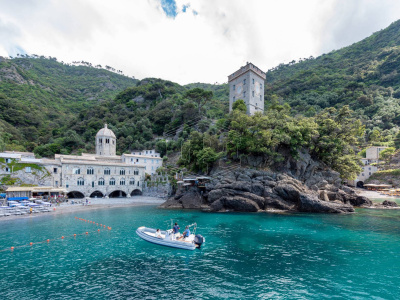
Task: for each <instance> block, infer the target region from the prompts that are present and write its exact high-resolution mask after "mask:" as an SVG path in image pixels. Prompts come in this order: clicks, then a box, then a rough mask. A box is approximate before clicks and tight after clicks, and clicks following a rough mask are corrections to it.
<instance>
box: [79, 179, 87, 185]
mask: <svg viewBox="0 0 400 300" xmlns="http://www.w3.org/2000/svg"><path fill="white" fill-rule="evenodd" d="M77 185H85V181H84V180H83V178H79V179H78V182H77Z"/></svg>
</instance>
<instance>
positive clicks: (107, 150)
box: [96, 124, 117, 156]
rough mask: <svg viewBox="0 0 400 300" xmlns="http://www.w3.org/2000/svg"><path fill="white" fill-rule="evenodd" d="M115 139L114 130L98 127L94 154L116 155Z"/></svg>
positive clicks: (105, 126)
mask: <svg viewBox="0 0 400 300" xmlns="http://www.w3.org/2000/svg"><path fill="white" fill-rule="evenodd" d="M116 148H117V139H116V137H115V134H114V132H112V130H110V129H108V128H107V124H105V125H104V128H102V129H100V130H99V132H97V134H96V154H97V155H101V156H114V155H116Z"/></svg>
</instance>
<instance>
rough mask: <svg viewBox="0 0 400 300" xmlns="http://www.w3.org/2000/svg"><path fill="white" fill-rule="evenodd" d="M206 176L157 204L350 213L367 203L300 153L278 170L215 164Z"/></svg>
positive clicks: (337, 175) (208, 208)
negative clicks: (207, 178)
mask: <svg viewBox="0 0 400 300" xmlns="http://www.w3.org/2000/svg"><path fill="white" fill-rule="evenodd" d="M254 161H257V159H254ZM248 163H251V159H250V160H249V161H248ZM210 175H211V178H212V180H211V182H210V183H208V184H207V185H206V189H205V191H202V190H200V189H199V188H197V187H195V186H193V187H190V188H182V189H181V190H178V192H177V194H176V195H175V196H173V197H171V198H170V199H168V200H167V201H166V202H165V203H164V204H162V205H161V207H163V208H194V209H206V210H210V211H245V212H257V211H271V210H280V211H299V212H322V213H350V212H354V208H353V207H354V206H371V205H372V202H371V201H370V200H369V199H368V198H366V197H362V196H358V195H357V194H356V193H355V191H354V190H353V189H351V188H349V187H347V186H343V185H342V184H341V180H340V177H339V174H338V173H337V172H334V171H332V170H329V169H328V168H326V167H325V166H323V165H322V164H321V163H318V162H315V161H313V160H312V159H311V157H310V156H309V155H308V154H307V153H306V152H302V153H301V154H300V157H298V158H297V159H296V160H294V159H293V158H289V159H288V160H287V161H286V162H285V163H284V164H282V165H280V168H279V170H278V171H259V170H255V169H250V168H241V169H236V170H233V171H228V172H221V170H217V169H216V170H213V172H212V173H211V174H210Z"/></svg>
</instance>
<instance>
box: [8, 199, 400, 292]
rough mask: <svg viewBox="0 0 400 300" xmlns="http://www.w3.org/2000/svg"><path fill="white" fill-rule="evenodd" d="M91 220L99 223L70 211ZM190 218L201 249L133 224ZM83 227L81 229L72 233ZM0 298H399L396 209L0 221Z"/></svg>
mask: <svg viewBox="0 0 400 300" xmlns="http://www.w3.org/2000/svg"><path fill="white" fill-rule="evenodd" d="M75 216H77V217H81V218H84V219H89V220H93V221H95V222H99V223H102V224H106V225H107V226H111V227H112V230H110V231H108V230H101V231H100V233H97V229H98V227H97V226H96V225H93V224H89V223H85V222H83V221H79V220H76V219H75V218H74V217H75ZM171 218H172V219H175V220H178V221H179V223H180V225H181V228H182V227H183V225H185V224H189V223H191V222H197V223H198V224H199V228H198V232H199V233H201V234H202V235H204V236H205V238H206V244H205V245H204V247H203V248H202V249H201V250H195V251H187V250H179V249H173V248H167V247H162V246H158V245H153V244H150V243H148V242H146V241H143V240H141V239H140V238H139V237H137V236H136V234H135V230H136V228H137V227H139V226H142V225H146V226H149V227H160V228H162V229H165V228H166V223H165V221H167V220H169V219H171ZM86 231H88V232H89V234H88V235H86V234H83V235H78V236H77V237H76V238H73V237H72V236H73V234H74V233H76V234H81V233H84V232H86ZM0 233H1V234H0V249H4V248H9V247H11V246H15V247H17V246H19V245H23V244H29V242H38V241H45V240H46V239H53V238H59V237H61V236H65V239H64V240H61V239H59V240H55V241H53V240H52V241H50V242H49V243H42V244H35V245H33V246H27V247H22V248H18V247H17V248H15V249H14V251H12V252H11V251H9V250H7V251H3V252H0V299H324V298H334V299H399V297H400V288H399V286H400V261H399V252H400V211H397V210H396V211H395V210H368V209H360V210H357V213H356V214H352V215H320V214H291V215H277V214H265V213H260V214H246V213H229V214H217V213H203V212H198V211H176V210H173V211H170V210H161V209H157V208H156V207H155V206H142V207H129V208H113V209H109V210H98V211H88V212H81V213H79V214H67V215H44V216H40V217H35V218H28V219H17V220H13V221H1V222H0Z"/></svg>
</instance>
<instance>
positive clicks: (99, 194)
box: [90, 191, 104, 198]
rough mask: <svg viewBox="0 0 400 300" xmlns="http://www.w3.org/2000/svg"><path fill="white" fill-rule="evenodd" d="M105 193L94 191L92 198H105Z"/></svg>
mask: <svg viewBox="0 0 400 300" xmlns="http://www.w3.org/2000/svg"><path fill="white" fill-rule="evenodd" d="M103 197H104V195H103V193H102V192H100V191H94V192H93V193H91V194H90V198H103Z"/></svg>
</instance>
